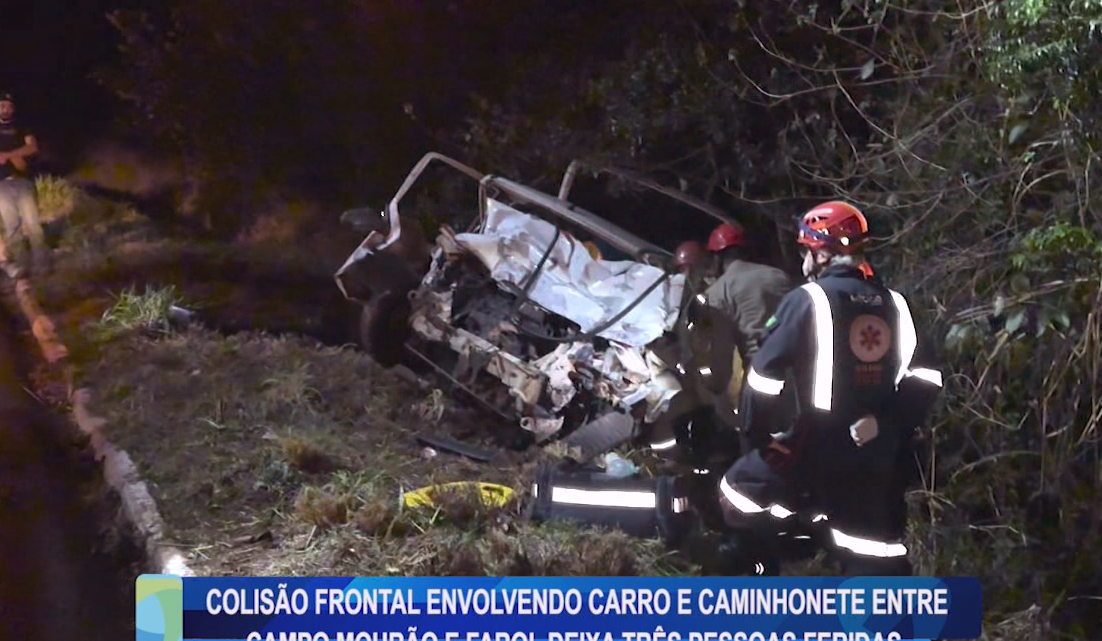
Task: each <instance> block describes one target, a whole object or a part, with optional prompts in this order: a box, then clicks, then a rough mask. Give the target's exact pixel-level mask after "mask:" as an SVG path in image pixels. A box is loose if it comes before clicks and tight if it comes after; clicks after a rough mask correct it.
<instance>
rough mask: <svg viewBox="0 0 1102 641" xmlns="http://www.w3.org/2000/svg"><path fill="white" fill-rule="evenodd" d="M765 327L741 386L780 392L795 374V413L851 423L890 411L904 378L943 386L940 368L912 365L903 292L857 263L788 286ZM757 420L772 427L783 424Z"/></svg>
mask: <svg viewBox="0 0 1102 641" xmlns="http://www.w3.org/2000/svg"><path fill="white" fill-rule="evenodd" d="M770 326H771V329H770V333H769V335H768V336H767V338H766V339H765V341H764V342H763V343H762V346H761V349H760V350H759V352H758V353H757V355H755V357H754V362H753V364H752V367H751V369H750V371H749V373H748V374H747V380H746V385H747V386H748V387H749V388H750V389H751V390H753V392H754V393H758V394H764V395H767V396H777V395H779V394H781V392H782V391H784V389H785V385H786V381H793V382H794V383H795V385H796V399H797V403H798V407H799V409H798V411H799V413H800V415H806V414H809V413H810V414H811V415H812V417H813V418H819V419H825V420H826V421H827V422H829V423H835V422H838V423H842V422H846V424H847V425H848V424H849V422H852V421H855V420H856V419H858V418H860V417H861V416H864V415H867V414H875V415H883V414H884V413H885V412H891V410H892V407H891V406H892V405H894V404H895V401H897V400H898V394H897V392H898V390H899V389H900V384H901V383H902V382H903V381H904V379H908V378H917V379H919V380H921V381H923V382H925V383H927V384H928V385H933V386H936V387H937V388H940V387H941V375H940V372H938V371H936V370H933V369H930V368H913V369H912V364H913V361H914V356H915V352H916V350H917V348H918V335H917V332H916V329H915V324H914V319H913V318H912V316H911V311H910V307H909V306H908V304H907V300H906V298H904V297H903V295H902V294H900V293H899V292H896V291H893V290H891V289H888V288H887V287H885V286H884V285H882V284H880V283H879V282H877V281H875V280H872V279H867V278H866V277H865V276H864V274H863V273H862V272H861V271H860V270H859V269H858V268H856V267H849V266H836V267H831V268H828V269H827V270H825V271H824V273H823V274H822V276H821V277H820V278H819V279H818V280H817V281H815V282H811V283H808V284H806V285H803V286H801V287H799V288H798V289H796V290H794V291H792V292H791V293H790V294H789V295H788V296H786V297H785V299H784V300H783V301H781V304H780V306H779V307H778V309H777V313H776V314H775V316H774V318H773V319H771V321H770ZM751 414H753V413H751ZM759 418H760V414H759ZM748 420H751V421H752V422H754V423H757V422H758V420H757V419H755V418H753V417H752V416H751V417H748ZM816 422H821V421H818V420H817V421H816ZM756 427H759V426H755V425H747V426H746V428H747V430H748V431H753V430H754V429H755V428H756ZM760 427H762V428H767V429H769V431H771V432H773V431H776V430H777V428H778V427H781V426H766V425H761V426H760Z"/></svg>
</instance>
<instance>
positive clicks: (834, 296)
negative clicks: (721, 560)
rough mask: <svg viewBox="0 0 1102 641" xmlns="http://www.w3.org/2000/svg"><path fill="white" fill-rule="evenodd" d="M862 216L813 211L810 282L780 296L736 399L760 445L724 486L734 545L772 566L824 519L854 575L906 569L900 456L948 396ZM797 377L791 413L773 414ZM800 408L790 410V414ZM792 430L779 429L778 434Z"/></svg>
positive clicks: (835, 209)
mask: <svg viewBox="0 0 1102 641" xmlns="http://www.w3.org/2000/svg"><path fill="white" fill-rule="evenodd" d="M867 235H868V225H867V222H866V220H865V217H864V216H863V215H862V213H861V212H860V211H858V210H857V209H856V208H854V207H852V206H851V205H848V204H846V203H841V202H829V203H825V204H823V205H820V206H818V207H816V208H814V209H812V210H811V211H809V212H808V213H807V214H805V215H804V217H803V219H802V220H801V222H800V231H799V237H798V242H799V244H800V245H801V246H802V250H803V251H804V252H805V254H804V274H805V275H806V276H807V277H808V278H809V282H808V283H807V284H805V285H803V286H802V287H799V288H797V289H795V290H793V291H792V292H791V293H789V294H788V295H787V296H785V298H784V300H782V301H781V304H780V305H779V307H778V309H777V312H776V314H775V316H774V318H773V319H771V320H770V322H769V324H768V331H769V333H768V334H767V336H766V338H765V339H764V341H763V342H762V345H761V348H760V349H759V351H758V353H757V354H756V355H755V357H754V361H753V363H752V366H751V368H750V371H749V373H748V375H747V380H746V385H745V386H744V388H743V394H742V397H741V403H740V413H741V414H742V419H743V421H744V422H743V426H744V429H745V433H746V436H747V439H748V441H749V444H750V446H751V448H752V449H751V450H750V451H749V452H747V453H745V454H744V455H743V456H742V457H741V458H740V459H739V460H738V461H736V462H735V464H734V465H733V466H732V467H731V469H730V470H729V471H728V472H727V474H726V475H725V476H724V478H723V479H722V481H721V482H720V494H721V499H720V502H721V505H722V508H723V511H724V520H725V521H726V522H727V525H728V526H729V527H730V528H731V530H732V534H733V537H734V541H733V542H732V544H731V545H729V546H728V548H727V551H728V553H733V554H739V553H744V554H749V555H751V556H748V557H743V560H744V561H757V563H756V565H757V566H758V567H757V572H758V573H767V571H766V568H769V570H771V571H776V569H777V564H778V563H779V552H780V551H779V549H778V548H777V543H778V539H777V534H778V533H779V532H780V531H781V530H780V529H779V528H784V527H786V526H787V525H788V524H789V523H791V521H789V519H793V520H795V517H796V514H797V513H799V514H800V516H801V517H802V518H803V519H805V520H810V521H819V523H817V526H818V527H825V528H826V531H828V532H829V536H830V538H831V539H832V540H831V541H830V543H832V545H831V549H832V551H834V552H836V553H838V555H839V557H840V559H839V560H840V561H841V562H842V565H843V573H844V574H847V575H909V574H911V572H912V569H911V565H910V562H909V560H908V559H907V549H906V547H905V546H904V544H903V538H904V534H905V531H904V530H905V521H903V520H901V519H900V518H899V515H900V509H901V506H902V505H903V504H904V487H903V485H902V484H901V482H900V479H901V478H903V477H902V474H903V471H902V470H900V469H899V466H900V461H902V460H904V459H905V458H906V457H905V456H903V455H902V452H904V451H905V450H906V448H908V447H910V443H911V438H910V434H911V432H912V431H913V430H914V429H915V428H917V427H918V425H919V424H920V423H921V422H922V421H924V420H925V416H926V414H927V413H928V412H929V411H930V409H931V408H932V405H933V403H934V401H935V400H936V398H937V395H938V393H939V392H940V387H941V381H940V373H939V372H937V371H936V370H932V369H928V368H921V369H919V368H914V369H912V368H913V367H914V366H915V365H917V364H919V363H918V362H917V361H916V358H915V356H916V351H917V350H918V348H919V346H918V335H917V332H916V329H915V326H914V321H913V319H912V317H911V313H910V309H909V307H908V304H907V300H906V299H905V298H904V297H903V296H902V295H901V294H899V293H898V292H895V291H893V290H890V289H888V288H887V287H885V286H884V285H883V284H881V283H880V282H879V281H878V280H877V279H876V278H875V276H873V275H872V273H871V269H870V268H869V267H868V264H867V262H865V260H864V258H863V255H862V246H863V244H864V242H865V240H866V238H867ZM789 385H793V386H794V387H795V389H794V394H792V396H794V398H795V404H796V407H795V420H794V421H793V422H788V423H786V422H783V419H781V420H780V421H778V417H783V416H785V414H786V410H787V409H788V407H789V406H787V404H782V403H781V402H780V399H781V396H780V395H781V393H782V391H783V390H784V389H785V388H786V387H787V386H789ZM788 411H791V410H788ZM788 425H791V428H790V429H788V430H787V431H785V432H783V433H777V434H773V435H771V434H770V432H775V431H777V429H778V428H784V427H787V426H788Z"/></svg>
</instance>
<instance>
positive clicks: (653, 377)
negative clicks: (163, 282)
mask: <svg viewBox="0 0 1102 641" xmlns="http://www.w3.org/2000/svg"><path fill="white" fill-rule="evenodd" d="M433 163H440V164H442V165H444V166H446V167H448V168H450V169H452V170H455V171H458V172H459V173H460V174H462V175H465V176H466V177H467V178H469V179H471V180H473V181H476V183H477V186H478V203H477V207H478V215H477V216H476V217H475V218H476V219H475V220H474V221H473V222H472V224H471V225H470V226H469V227H468V228H467V229H466V230H464V231H456V230H453V229H452V228H451V227H450V226H448V225H442V226H441V228H440V232H439V234H438V236H437V237H436V239H435V244H434V245H432V246H431V247H428V246H426V247H424V248H423V249H424V251H425V257H424V259H422V258H421V257H420V254H419V253H418V250H417V248H411V247H405V248H403V247H401V243H402V238H403V231H404V230H403V223H407V224H410V223H412V224H415V221H412V220H409V219H406V220H403V217H402V216H401V214H400V211H399V207H400V204H401V201H402V199H403V197H404V196H406V194H407V193H408V192H409V191H410V188H411V187H412V186H413V184H414V183H415V182H417V180H418V178H419V177H420V176H421V175H422V173H423V172H424V171H425V169H426V168H427V167H428V166H429V165H430V164H433ZM578 168H579V166H578V165H577V164H574V165H571V167H570V169H569V170H568V172H567V174H566V176H565V178H564V181H563V185H562V188H561V190H560V195H559V196H552V195H549V194H546V193H543V192H541V191H538V190H536V189H533V188H531V187H529V186H526V185H522V184H520V183H517V182H514V181H512V180H509V179H507V178H504V177H501V176H495V175H487V174H483V173H481V172H478V171H476V170H474V169H472V168H470V167H468V166H466V165H464V164H462V163H460V162H458V161H456V160H454V159H451V158H449V157H447V156H443V155H440V154H436V153H430V154H427V155H426V156H425V157H423V158H422V159H421V161H420V162H419V163H418V164H417V165H416V166H415V167H414V168H413V170H412V171H411V172H410V174H409V176H408V177H407V178H406V180H405V182H404V183H403V184H402V186H401V188H400V189H399V190H398V192H397V193H396V194H395V196H394V197H393V198H392V199H391V201H390V202H389V203H388V205H387V208H386V210H385V211H383V212H380V213H375V212H370V211H368V210H353V211H351V212H346V214H345V218H346V222H350V223H353V224H356V223H357V222H358V223H359V224H360V229H361V230H362V231H368V232H369V233H368V234H367V237H366V238H365V239H364V241H363V242H362V243H361V244H360V246H359V247H358V248H357V249H356V250H355V251H354V252H353V253H352V255H350V256H349V257H348V259H347V261H346V262H345V263H344V265H343V266H342V267H341V268H340V269H339V270H338V271H337V272H336V274H335V280H336V282H337V285H338V287H339V288H340V289H341V291H342V293H343V294H344V295H345V297H346V298H348V299H349V300H352V301H355V302H358V303H359V304H361V305H362V306H363V315H362V318H361V343H362V344H363V346H364V348H365V349H366V350H367V351H368V352H369V353H371V354H372V355H373V356H376V358H377V360H380V362H382V363H383V364H384V365H392V364H396V363H398V362H402V361H403V360H404V359H405V358H407V357H409V358H413V359H414V360H416V361H418V362H421V363H423V364H426V365H429V366H431V368H432V369H434V370H435V371H436V372H437V373H439V374H441V375H443V376H445V377H446V378H447V379H449V380H450V381H451V382H452V383H453V384H454V385H456V386H459V387H460V388H462V389H463V390H465V391H466V392H468V393H470V394H471V395H472V396H474V397H475V398H476V399H478V400H479V402H481V403H482V404H484V405H485V406H487V407H488V408H490V409H492V410H493V411H494V412H496V413H497V414H499V415H500V416H502V417H504V418H507V419H509V420H511V421H515V422H516V424H517V425H519V426H520V427H521V428H523V429H524V430H526V431H527V432H529V433H530V434H531V435H532V436H533V437H534V438H535V440H536V441H537V442H540V443H546V442H550V441H553V440H564V441H565V442H566V443H567V445H568V446H570V447H574V448H577V450H578V452H577V453H576V456H577V458H579V459H589V458H591V457H593V456H596V455H598V454H600V453H602V452H605V451H608V450H609V449H612V448H614V447H616V446H617V445H619V444H621V443H624V442H626V441H629V440H631V439H633V438H640V437H642V436H643V435H645V434H646V433H647V432H648V427H649V426H653V425H654V424H655V423H656V422H658V421H659V420H660V419H662V418H663V417H664V415H665V414H666V413H667V410H668V409H669V407H670V404H671V401H672V399H674V398H675V397H676V396H677V395H678V394H679V393H681V392H682V391H683V389H684V387H685V383H686V380H687V379H686V377H685V372H684V370H685V366H684V364H683V363H682V361H683V360H684V359H683V358H682V357H681V355H683V354H684V352H683V350H681V351H679V350H677V349H672V348H671V347H670V346H671V344H672V343H675V342H676V340H675V339H672V338H671V337H673V336H675V335H676V334H677V331H678V327H679V325H680V327H681V328H682V329H683V328H684V327H685V326H686V322H687V321H686V318H687V314H686V311H687V309H688V307H690V306H692V305H694V304H697V303H696V301H695V299H696V292H697V291H700V289H699V287H695V286H693V285H692V284H690V283H687V282H686V277H685V276H684V275H683V274H680V273H677V272H676V271H675V270H673V269H672V268H671V267H670V260H671V259H672V254H671V252H670V251H668V250H666V249H663V248H661V247H659V246H656V245H654V244H652V243H650V242H647V241H646V240H644V239H642V238H640V237H638V236H636V235H635V234H633V233H631V232H629V231H627V230H625V229H623V228H621V227H619V226H617V225H615V224H613V223H611V222H609V221H608V220H607V219H605V218H602V217H600V216H598V215H596V214H594V213H591V212H589V211H587V210H585V209H582V208H580V207H578V206H576V205H574V204H572V203H571V202H569V201H568V200H566V195H567V194H568V192H569V189H570V185H571V184H572V182H573V180H574V176H575V175H576V173H577V171H578ZM654 188H657V189H662V188H660V187H654ZM667 195H674V196H675V197H677V196H676V195H675V194H667ZM691 204H693V205H694V206H696V205H697V203H691ZM702 207H708V206H707V205H702ZM708 213H709V215H713V216H715V217H717V218H720V219H721V220H722V218H721V217H722V214H721V213H719V214H717V213H716V212H714V211H709V212H708ZM406 235H407V236H409V234H406ZM422 243H423V241H422ZM423 244H425V243H423ZM426 245H427V244H426ZM601 246H603V247H604V248H605V249H606V251H607V252H618V253H619V254H620V255H622V256H623V257H624V258H622V259H618V260H611V259H606V258H604V257H603V255H602V254H603V253H604V252H602V251H601V249H600V247H601ZM399 350H400V351H401V352H402V353H401V354H399V353H398V351H399ZM667 419H668V417H667ZM679 420H680V419H679Z"/></svg>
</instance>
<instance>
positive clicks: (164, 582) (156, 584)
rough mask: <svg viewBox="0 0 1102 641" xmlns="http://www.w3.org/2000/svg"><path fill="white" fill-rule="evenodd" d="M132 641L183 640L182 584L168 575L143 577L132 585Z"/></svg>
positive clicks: (175, 577)
mask: <svg viewBox="0 0 1102 641" xmlns="http://www.w3.org/2000/svg"><path fill="white" fill-rule="evenodd" d="M134 602H135V610H134V639H135V641H181V639H183V638H184V581H183V579H181V578H180V577H178V576H173V575H171V574H142V575H140V576H139V577H138V579H137V581H135V583H134Z"/></svg>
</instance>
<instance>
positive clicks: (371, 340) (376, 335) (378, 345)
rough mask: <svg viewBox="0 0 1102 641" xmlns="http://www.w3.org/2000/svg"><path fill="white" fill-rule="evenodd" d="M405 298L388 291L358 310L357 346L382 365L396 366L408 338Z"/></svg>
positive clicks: (407, 303) (400, 361)
mask: <svg viewBox="0 0 1102 641" xmlns="http://www.w3.org/2000/svg"><path fill="white" fill-rule="evenodd" d="M409 314H410V303H409V299H408V298H407V297H406V296H404V295H403V294H402V293H400V292H395V291H388V292H384V293H382V294H380V295H379V296H376V297H374V298H373V299H372V300H371V301H370V302H368V303H365V304H364V305H363V310H362V311H361V312H360V347H361V348H362V349H363V351H365V352H367V354H368V355H369V356H371V358H372V359H374V360H375V362H377V363H378V364H380V365H382V366H383V367H394V366H396V365H400V364H401V363H402V361H403V360H404V357H405V349H404V347H405V344H406V341H407V340H408V339H409V335H410V328H409Z"/></svg>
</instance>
